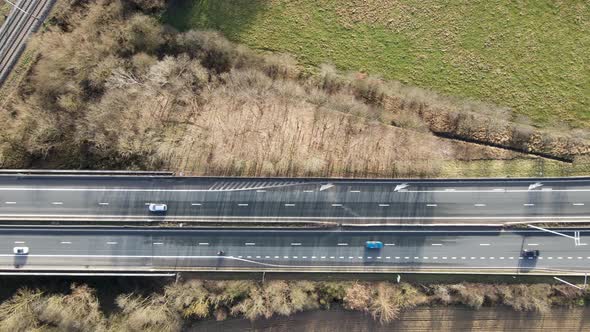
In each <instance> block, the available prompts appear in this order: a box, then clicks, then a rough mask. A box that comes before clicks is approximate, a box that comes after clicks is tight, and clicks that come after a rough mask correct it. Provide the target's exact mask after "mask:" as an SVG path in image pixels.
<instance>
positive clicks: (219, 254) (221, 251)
mask: <svg viewBox="0 0 590 332" xmlns="http://www.w3.org/2000/svg"><path fill="white" fill-rule="evenodd" d="M223 255H225V251H223V250H219V251H218V252H217V256H223Z"/></svg>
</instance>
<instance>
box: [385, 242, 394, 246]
mask: <svg viewBox="0 0 590 332" xmlns="http://www.w3.org/2000/svg"><path fill="white" fill-rule="evenodd" d="M385 245H386V246H394V245H395V243H385Z"/></svg>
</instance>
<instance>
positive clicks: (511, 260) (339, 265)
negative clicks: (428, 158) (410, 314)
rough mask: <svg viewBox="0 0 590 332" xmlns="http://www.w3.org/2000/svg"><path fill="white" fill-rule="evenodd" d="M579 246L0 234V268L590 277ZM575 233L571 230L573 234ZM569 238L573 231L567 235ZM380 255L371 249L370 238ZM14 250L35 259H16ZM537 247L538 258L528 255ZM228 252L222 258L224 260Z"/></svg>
mask: <svg viewBox="0 0 590 332" xmlns="http://www.w3.org/2000/svg"><path fill="white" fill-rule="evenodd" d="M589 232H590V230H587V229H584V230H581V239H582V241H581V242H582V245H575V244H574V241H573V240H572V239H569V238H566V237H562V236H558V235H553V234H549V233H546V232H543V231H535V230H521V231H496V230H491V231H467V230H466V231H460V230H448V229H441V230H439V231H437V230H429V231H416V230H406V231H404V230H397V231H390V230H382V231H381V230H371V231H359V230H321V231H319V230H277V229H274V230H269V229H266V230H264V229H257V230H253V229H248V230H238V229H235V230H227V229H202V230H195V229H185V230H163V229H158V230H156V229H132V230H131V229H124V230H121V229H88V228H86V229H82V228H78V229H72V228H65V229H62V228H48V229H25V228H22V229H17V228H14V229H3V230H2V231H1V232H0V243H1V247H0V268H1V269H2V270H5V271H6V270H21V271H27V270H37V271H38V270H52V271H55V270H74V271H102V270H108V271H113V270H117V271H188V270H193V271H199V270H249V271H259V270H262V271H298V272H306V271H308V272H310V271H328V272H330V271H340V272H342V271H344V272H346V271H360V272H380V271H381V272H383V271H403V270H405V271H434V272H437V271H439V272H440V271H451V272H452V271H455V270H456V271H471V272H483V273H486V272H494V271H504V272H506V271H508V272H541V273H545V272H555V271H562V272H563V271H572V272H577V273H583V272H587V271H588V270H589V269H590V248H589V246H588V245H586V244H585V243H584V239H585V237H586V236H587V235H588V234H589ZM570 233H571V232H570ZM570 235H571V234H570ZM368 240H374V241H381V242H382V243H383V244H384V246H383V248H382V249H367V248H366V245H365V244H366V241H368ZM14 247H28V248H29V254H27V255H15V254H13V249H14ZM525 249H528V250H539V252H540V256H539V257H537V258H530V257H523V256H522V251H523V250H525ZM219 251H223V252H224V254H223V255H222V256H219V255H218V252H219Z"/></svg>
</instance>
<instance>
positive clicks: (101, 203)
mask: <svg viewBox="0 0 590 332" xmlns="http://www.w3.org/2000/svg"><path fill="white" fill-rule="evenodd" d="M98 205H109V203H107V202H100V203H98Z"/></svg>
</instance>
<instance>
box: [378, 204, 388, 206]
mask: <svg viewBox="0 0 590 332" xmlns="http://www.w3.org/2000/svg"><path fill="white" fill-rule="evenodd" d="M379 206H380V207H388V206H389V204H379Z"/></svg>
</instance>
